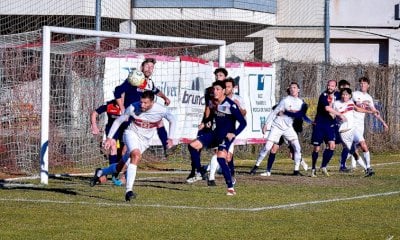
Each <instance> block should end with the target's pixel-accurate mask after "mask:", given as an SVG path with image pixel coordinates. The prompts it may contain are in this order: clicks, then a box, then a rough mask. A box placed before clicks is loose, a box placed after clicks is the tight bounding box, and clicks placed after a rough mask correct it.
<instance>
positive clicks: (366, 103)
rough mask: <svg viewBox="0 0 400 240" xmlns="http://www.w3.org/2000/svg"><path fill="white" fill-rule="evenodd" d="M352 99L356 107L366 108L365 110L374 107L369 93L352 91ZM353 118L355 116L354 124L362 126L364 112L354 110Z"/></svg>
mask: <svg viewBox="0 0 400 240" xmlns="http://www.w3.org/2000/svg"><path fill="white" fill-rule="evenodd" d="M353 101H354V103H355V104H356V106H357V107H360V108H363V109H367V110H369V109H373V108H374V100H373V99H372V97H371V95H369V94H368V93H363V92H361V91H355V92H353ZM354 118H355V124H356V125H362V126H363V127H364V118H365V113H362V112H355V113H354Z"/></svg>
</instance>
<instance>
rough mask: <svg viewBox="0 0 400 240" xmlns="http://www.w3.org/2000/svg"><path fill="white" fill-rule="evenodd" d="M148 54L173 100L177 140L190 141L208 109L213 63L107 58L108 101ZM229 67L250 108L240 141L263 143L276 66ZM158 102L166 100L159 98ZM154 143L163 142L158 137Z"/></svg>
mask: <svg viewBox="0 0 400 240" xmlns="http://www.w3.org/2000/svg"><path fill="white" fill-rule="evenodd" d="M145 57H153V58H155V59H156V60H157V63H156V65H155V70H154V74H153V76H152V79H153V81H154V83H155V84H156V86H157V87H158V88H159V89H160V90H161V91H162V92H163V93H164V94H165V95H166V96H167V97H168V98H169V99H170V101H171V104H170V105H169V106H168V108H169V109H170V110H171V112H172V113H174V114H175V115H176V117H177V128H176V130H177V132H176V133H175V136H176V138H177V139H176V141H177V142H178V141H179V142H186V143H187V142H188V141H190V140H192V139H194V138H196V134H197V127H198V124H199V123H200V122H201V119H202V117H203V112H204V108H205V101H204V92H205V89H206V88H207V87H209V86H211V84H212V82H213V81H214V74H213V71H214V69H215V68H216V66H214V63H213V62H208V61H205V60H202V59H198V58H192V57H180V58H179V57H164V56H130V57H108V58H106V64H105V73H104V98H105V100H110V99H112V98H113V91H114V88H115V87H116V86H117V85H119V84H121V83H122V82H123V81H124V80H125V79H126V77H127V76H128V72H129V71H131V70H132V69H134V68H140V64H141V62H142V61H143V60H144V58H145ZM226 69H227V70H228V73H229V76H230V77H232V78H234V79H235V82H236V84H237V87H236V89H235V93H236V94H238V95H240V96H241V97H242V98H243V99H244V101H245V104H246V106H245V107H246V109H247V115H246V119H247V127H246V129H245V130H244V131H243V132H242V133H241V134H240V135H239V136H238V137H237V143H238V144H246V143H262V142H263V141H264V136H263V135H262V133H261V125H262V124H263V123H264V122H265V119H266V117H267V116H268V114H269V113H270V112H271V108H272V106H273V105H274V104H275V69H274V67H273V66H272V65H271V64H268V63H250V62H243V63H227V64H226ZM157 101H158V102H160V103H163V101H162V99H160V98H157ZM165 124H166V127H167V129H168V125H167V122H165ZM152 144H155V145H159V144H160V141H159V139H158V137H157V136H155V138H154V140H153V141H152Z"/></svg>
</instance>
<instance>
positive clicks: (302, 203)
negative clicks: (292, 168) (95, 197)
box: [0, 191, 400, 212]
mask: <svg viewBox="0 0 400 240" xmlns="http://www.w3.org/2000/svg"><path fill="white" fill-rule="evenodd" d="M399 193H400V191H394V192H385V193H376V194H367V195H360V196H354V197H345V198H333V199H326V200H318V201H309V202H299V203H289V204H282V205H274V206H266V207H258V208H232V207H229V208H227V207H199V206H179V205H161V204H135V203H133V204H132V203H95V202H82V201H80V202H73V201H56V200H49V199H24V198H16V199H11V198H0V201H2V202H32V203H54V204H70V205H72V204H75V205H96V206H106V207H150V208H170V209H191V210H222V211H246V212H260V211H267V210H274V209H288V208H296V207H302V206H307V205H316V204H324V203H331V202H343V201H352V200H358V199H366V198H372V197H382V196H390V195H395V194H399Z"/></svg>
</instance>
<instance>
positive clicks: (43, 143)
mask: <svg viewBox="0 0 400 240" xmlns="http://www.w3.org/2000/svg"><path fill="white" fill-rule="evenodd" d="M53 33H59V34H74V35H82V36H91V37H111V38H120V39H128V40H149V41H159V42H173V43H187V44H200V45H202V44H204V45H214V46H218V50H219V51H218V62H219V66H221V67H223V66H225V54H226V42H225V41H224V40H215V39H199V38H184V37H171V36H156V35H144V34H126V33H118V32H107V31H95V30H86V29H76V28H65V27H53V26H44V27H43V42H42V69H41V70H42V98H41V103H42V109H41V123H40V125H41V137H40V181H41V184H45V185H47V184H48V179H49V159H48V158H49V157H48V151H49V149H48V147H49V142H48V141H49V130H50V129H49V126H50V124H49V121H50V118H49V112H50V66H51V60H50V55H51V54H50V53H51V36H52V34H53Z"/></svg>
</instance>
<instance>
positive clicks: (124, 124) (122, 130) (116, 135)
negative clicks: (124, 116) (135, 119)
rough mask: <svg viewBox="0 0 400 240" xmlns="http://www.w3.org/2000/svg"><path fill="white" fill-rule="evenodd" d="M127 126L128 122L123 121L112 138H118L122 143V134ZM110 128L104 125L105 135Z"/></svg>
mask: <svg viewBox="0 0 400 240" xmlns="http://www.w3.org/2000/svg"><path fill="white" fill-rule="evenodd" d="M128 126H129V122H124V123H122V124H121V126H120V127H119V128H118V130H117V132H116V133H115V134H114V136H113V139H114V140H119V142H120V144H122V136H123V135H124V131H125V129H126V128H127V127H128ZM110 129H111V127H110V128H108V127H106V129H105V131H106V136H107V135H108V133H109V132H110Z"/></svg>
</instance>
